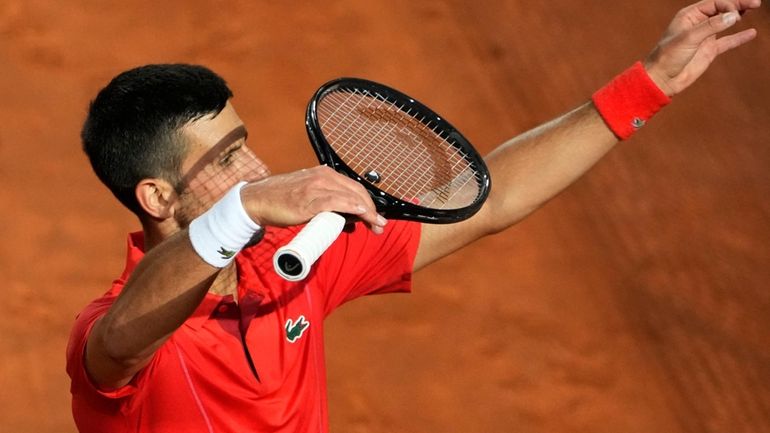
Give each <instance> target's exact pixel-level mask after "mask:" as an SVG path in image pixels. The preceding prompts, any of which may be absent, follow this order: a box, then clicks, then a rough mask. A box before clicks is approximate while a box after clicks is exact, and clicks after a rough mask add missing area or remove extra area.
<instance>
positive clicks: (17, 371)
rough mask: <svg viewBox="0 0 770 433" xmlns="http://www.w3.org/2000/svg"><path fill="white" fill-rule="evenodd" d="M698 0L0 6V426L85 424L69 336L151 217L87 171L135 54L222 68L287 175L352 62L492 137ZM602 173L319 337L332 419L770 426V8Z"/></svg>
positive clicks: (663, 427)
mask: <svg viewBox="0 0 770 433" xmlns="http://www.w3.org/2000/svg"><path fill="white" fill-rule="evenodd" d="M685 4H686V3H685V1H684V0H682V1H679V0H677V1H674V0H648V1H644V2H639V1H636V2H632V1H617V0H595V1H590V2H586V1H577V0H562V1H559V2H531V1H527V2H525V1H523V0H494V1H493V0H475V1H470V0H443V1H407V0H391V1H376V0H369V1H365V2H364V1H353V0H330V1H324V2H273V1H246V0H237V1H236V0H232V1H208V2H207V1H202V0H200V1H199V0H196V1H181V0H169V1H163V2H159V1H130V2H126V1H120V2H118V1H50V0H49V1H42V0H27V1H20V0H3V1H2V2H0V118H1V119H2V126H0V183H1V184H2V188H0V203H3V206H2V207H3V211H2V212H1V213H0V276H1V277H2V281H3V298H4V299H3V302H2V303H0V317H1V318H2V319H1V320H0V430H2V431H4V432H41V433H42V432H74V431H75V428H74V424H73V422H72V419H71V414H70V406H69V380H68V378H67V376H66V373H65V371H64V349H65V345H66V342H67V337H68V333H69V328H70V326H71V324H72V322H73V320H74V317H75V315H76V314H77V312H78V311H80V309H81V308H82V307H83V306H84V305H85V304H86V303H87V302H88V301H90V300H91V299H93V298H95V297H97V296H99V295H100V294H101V293H103V292H104V291H106V290H107V288H108V287H109V284H110V282H111V281H112V279H113V278H115V277H116V276H118V275H119V273H120V272H121V270H122V267H123V261H124V249H125V234H126V233H127V232H128V231H133V230H136V229H137V228H138V227H139V226H138V223H137V222H136V221H135V220H134V219H133V217H132V216H131V215H130V214H129V212H128V211H125V210H123V209H122V208H121V207H120V206H119V204H118V202H117V201H116V200H114V199H113V198H112V196H111V195H110V194H109V192H108V191H107V190H106V188H104V187H103V186H102V185H101V184H100V183H99V182H98V181H97V179H96V177H95V176H94V175H93V173H92V172H91V169H90V167H89V165H88V163H87V160H86V158H85V157H84V155H83V154H82V152H81V151H80V142H79V131H80V127H81V124H82V121H83V119H84V116H85V112H86V109H87V106H88V103H89V101H90V99H91V98H92V97H93V96H94V95H95V94H96V92H97V91H98V90H99V89H100V88H101V87H102V86H104V85H105V84H106V83H107V82H108V81H109V80H110V79H111V78H112V77H113V76H114V75H116V74H117V73H119V72H121V71H123V70H125V69H128V68H131V67H134V66H138V65H141V64H146V63H161V62H162V63H168V62H188V63H201V64H205V65H207V66H209V67H211V68H212V69H214V70H215V71H217V72H218V73H220V74H221V75H222V76H224V77H225V79H226V80H227V81H228V83H229V84H230V86H231V87H232V89H233V90H234V91H235V94H236V96H235V98H234V100H233V103H234V104H235V106H236V107H237V109H238V112H239V114H240V116H241V117H242V118H243V119H244V121H245V122H246V124H247V126H248V128H249V131H250V138H249V141H250V144H251V146H252V148H253V149H254V150H255V151H256V152H257V154H258V155H260V156H261V157H262V158H263V159H264V160H265V161H266V162H267V163H268V164H269V165H270V166H271V167H272V169H273V171H274V172H285V171H290V170H294V169H299V168H302V167H307V166H310V165H314V164H316V161H315V158H314V156H313V153H312V151H311V149H310V146H309V145H308V141H307V138H306V136H305V131H304V125H303V121H304V117H303V116H304V110H305V104H306V103H307V101H308V99H309V97H310V96H311V94H312V93H313V91H314V90H315V89H316V88H317V87H318V86H319V85H320V84H322V83H323V82H325V81H327V80H329V79H331V78H335V77H338V76H359V77H364V78H368V79H372V80H376V81H381V82H384V83H386V84H389V85H391V86H393V87H396V88H398V89H400V90H402V91H404V92H406V93H408V94H410V95H412V96H414V97H416V98H417V99H420V100H421V101H422V102H424V103H425V104H427V105H429V106H431V107H432V108H434V109H435V110H436V111H438V112H439V113H441V114H443V115H444V116H445V117H446V118H448V119H449V120H450V121H451V122H452V123H454V124H455V126H457V127H458V128H459V129H460V130H461V131H463V132H464V134H465V135H466V136H467V137H468V138H469V139H470V140H471V141H472V142H474V143H475V145H476V146H477V147H478V148H479V149H480V150H481V151H482V152H483V153H487V152H489V151H491V150H492V149H493V148H494V147H495V146H496V145H498V144H500V143H502V142H503V141H505V140H506V139H508V138H510V137H513V136H515V135H517V134H520V133H522V132H524V131H526V130H528V129H530V128H533V127H535V126H537V125H539V124H541V123H543V122H545V121H547V120H549V119H551V118H553V117H555V116H557V115H559V114H561V113H563V112H565V111H567V110H569V109H572V108H574V107H575V106H577V105H579V104H581V103H582V102H584V101H585V100H586V99H587V98H588V97H589V96H590V94H591V93H592V92H593V91H594V90H595V89H597V88H599V87H600V86H602V85H603V84H605V83H606V82H607V81H608V80H609V79H611V78H612V77H613V76H614V75H615V74H617V73H619V72H620V71H622V70H623V69H625V68H626V67H628V66H629V65H630V64H631V63H632V62H634V61H636V60H638V59H641V58H643V57H644V56H645V55H646V54H647V53H648V52H649V51H650V50H651V49H652V47H653V46H654V44H655V42H656V41H657V39H658V37H659V36H660V34H661V33H662V31H663V29H664V28H665V27H666V25H667V24H668V22H669V21H670V19H671V18H672V17H673V15H674V13H675V12H676V11H677V10H678V9H679V8H681V7H683V6H685ZM749 26H753V27H756V28H757V29H758V30H759V37H758V38H757V40H755V41H754V42H752V43H751V44H749V45H748V46H744V47H741V48H740V49H738V50H736V51H734V52H730V53H728V54H726V55H725V56H724V57H723V58H720V59H719V60H718V62H717V63H716V64H715V65H713V67H712V68H711V69H710V70H709V71H708V72H707V74H706V75H705V76H704V77H703V78H702V79H701V80H700V81H699V82H697V83H696V84H695V85H694V86H692V88H690V89H689V90H687V91H686V92H685V93H684V94H682V95H679V96H677V97H676V98H675V100H674V102H673V104H671V105H670V106H669V107H667V108H666V109H665V110H664V111H663V112H662V113H661V114H659V115H658V117H656V118H655V119H654V121H651V122H650V123H649V124H648V126H646V127H645V128H644V130H643V131H641V132H640V133H639V134H637V136H635V137H634V138H633V139H632V140H630V141H628V142H625V143H622V144H620V145H619V146H618V147H617V148H616V149H615V150H614V151H613V152H612V153H611V154H610V155H609V156H608V157H607V158H605V159H604V160H603V161H602V162H601V163H600V164H599V165H598V166H597V167H595V168H594V169H593V170H592V171H591V172H590V173H589V174H588V175H587V176H585V177H584V178H583V179H581V180H580V181H579V182H577V183H576V184H574V185H573V186H572V187H570V188H569V189H568V190H567V191H565V192H564V193H563V194H561V195H560V196H558V197H557V198H556V199H554V200H552V201H551V202H550V203H549V204H548V205H547V206H545V207H544V208H543V209H541V210H540V211H538V212H537V213H535V214H534V215H533V216H531V217H530V218H529V219H527V220H526V221H524V222H523V223H521V224H519V225H517V226H515V227H514V228H512V229H510V230H508V231H506V232H504V233H502V234H499V235H496V236H493V237H489V238H486V239H483V240H481V241H479V242H477V243H475V244H474V245H472V246H471V247H469V248H466V249H465V250H463V251H462V252H460V253H457V254H455V255H453V256H451V257H448V258H446V259H444V260H442V261H441V262H438V263H436V264H434V265H432V266H431V267H429V268H428V269H426V270H424V271H422V272H421V273H419V274H417V276H416V281H415V284H414V293H413V294H411V295H393V296H381V297H371V298H367V299H363V300H359V301H357V302H355V303H352V304H350V305H348V306H346V307H345V308H342V309H341V310H340V311H339V312H338V313H336V315H334V316H332V318H331V319H330V322H329V323H328V325H327V326H328V328H327V332H326V333H327V344H328V347H327V357H328V365H329V372H328V375H329V383H330V389H329V396H330V412H331V428H332V431H336V432H352V433H355V432H378V433H384V432H415V433H417V432H458V433H460V432H462V433H467V432H490V433H491V432H509V431H517V432H522V433H524V432H585V431H592V432H618V431H624V432H651V431H666V432H724V431H730V432H770V290H769V289H770V246H769V245H768V241H769V240H770V204H769V203H768V197H770V172H769V171H768V168H769V167H770V146H768V144H770V143H769V142H770V103H769V102H768V101H770V86H769V85H768V77H770V55H768V53H770V12H769V11H768V6H767V5H763V6H762V7H761V9H760V10H758V11H754V13H751V14H748V15H746V16H745V17H744V19H743V22H742V23H739V25H738V26H737V28H748V27H749Z"/></svg>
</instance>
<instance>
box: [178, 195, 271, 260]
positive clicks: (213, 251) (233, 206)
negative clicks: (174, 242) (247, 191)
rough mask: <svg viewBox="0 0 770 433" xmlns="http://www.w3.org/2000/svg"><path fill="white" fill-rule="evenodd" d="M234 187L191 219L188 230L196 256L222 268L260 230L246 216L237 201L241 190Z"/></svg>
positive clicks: (239, 201) (239, 198)
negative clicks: (207, 208)
mask: <svg viewBox="0 0 770 433" xmlns="http://www.w3.org/2000/svg"><path fill="white" fill-rule="evenodd" d="M244 185H246V182H240V183H238V184H237V185H235V186H234V187H233V188H232V189H230V191H228V192H227V194H225V195H224V197H222V198H221V199H220V200H219V201H218V202H216V203H215V204H214V206H212V207H211V208H210V209H209V210H207V211H206V212H204V213H203V214H202V215H200V216H199V217H197V218H195V219H194V220H192V222H191V223H190V227H189V228H188V230H187V231H188V234H189V236H190V242H191V243H192V246H193V249H194V250H195V252H196V253H198V255H199V256H200V257H201V258H202V259H203V260H204V261H205V262H206V263H208V264H210V265H211V266H214V267H217V268H223V267H225V266H227V265H228V264H229V263H230V262H232V261H233V259H235V256H236V255H237V254H238V252H240V251H241V249H242V248H243V247H244V246H245V245H246V244H247V243H248V242H249V241H250V240H251V238H252V237H253V236H254V234H255V233H256V232H258V231H260V230H262V227H260V226H259V224H257V223H255V222H254V220H252V219H251V217H249V214H247V213H246V209H244V208H243V203H242V202H241V188H243V186H244Z"/></svg>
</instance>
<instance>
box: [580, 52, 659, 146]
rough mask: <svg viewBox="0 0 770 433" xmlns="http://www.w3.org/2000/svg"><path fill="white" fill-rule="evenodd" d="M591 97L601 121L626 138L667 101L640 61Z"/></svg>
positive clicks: (623, 138) (620, 137)
mask: <svg viewBox="0 0 770 433" xmlns="http://www.w3.org/2000/svg"><path fill="white" fill-rule="evenodd" d="M592 99H593V101H594V106H596V109H597V110H598V111H599V114H600V115H601V116H602V119H604V122H605V123H606V124H607V126H608V127H609V128H610V129H611V130H612V132H613V133H614V134H615V135H616V136H617V137H618V138H619V139H621V140H626V139H628V138H630V137H631V136H632V135H633V134H634V132H636V131H637V130H638V129H639V128H641V127H642V126H644V124H645V123H647V121H648V120H649V119H650V118H651V117H652V116H653V115H654V114H655V113H657V112H658V111H659V110H660V109H661V108H663V107H665V106H666V105H668V103H669V102H671V98H669V97H668V95H666V94H665V93H663V91H662V90H660V88H659V87H658V86H657V85H656V84H655V82H654V81H652V79H651V78H650V76H649V75H647V71H646V70H645V69H644V66H642V62H636V63H634V65H633V66H631V67H630V68H628V69H627V70H625V71H624V72H623V73H622V74H620V75H618V76H617V77H615V78H614V79H613V80H612V81H610V82H609V83H608V84H607V85H606V86H604V87H602V88H601V89H599V90H597V91H596V93H594V94H593V97H592Z"/></svg>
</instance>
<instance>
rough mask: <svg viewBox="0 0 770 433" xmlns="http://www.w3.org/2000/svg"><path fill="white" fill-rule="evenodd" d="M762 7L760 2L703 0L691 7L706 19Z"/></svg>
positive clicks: (753, 0)
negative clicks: (706, 17)
mask: <svg viewBox="0 0 770 433" xmlns="http://www.w3.org/2000/svg"><path fill="white" fill-rule="evenodd" d="M761 5H762V1H761V0H705V1H702V2H700V3H696V4H695V5H693V8H694V9H696V10H698V11H699V12H700V13H702V14H703V15H706V16H708V17H711V16H714V15H717V14H720V13H724V12H731V11H746V10H749V9H756V8H758V7H759V6H761Z"/></svg>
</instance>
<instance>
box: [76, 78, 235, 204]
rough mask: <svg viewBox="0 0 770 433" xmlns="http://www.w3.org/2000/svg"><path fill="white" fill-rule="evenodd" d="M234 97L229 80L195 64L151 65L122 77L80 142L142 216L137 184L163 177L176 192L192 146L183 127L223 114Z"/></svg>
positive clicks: (95, 105)
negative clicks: (187, 144)
mask: <svg viewBox="0 0 770 433" xmlns="http://www.w3.org/2000/svg"><path fill="white" fill-rule="evenodd" d="M232 96H233V94H232V92H231V91H230V89H229V88H228V87H227V84H226V83H225V81H224V80H223V79H222V77H220V76H219V75H217V74H215V73H214V72H212V71H211V70H209V69H207V68H205V67H203V66H196V65H185V64H163V65H147V66H141V67H138V68H135V69H131V70H128V71H126V72H123V73H121V74H120V75H118V76H116V77H115V78H113V79H112V81H111V82H110V83H109V84H108V85H107V86H106V87H104V88H103V89H102V90H101V91H100V92H99V94H98V95H97V96H96V99H94V100H93V101H92V102H91V105H90V107H89V110H88V117H87V118H86V121H85V124H84V125H83V130H82V132H81V138H82V140H83V150H84V151H85V153H86V154H87V155H88V158H89V160H90V161H91V167H93V169H94V172H95V173H96V175H97V176H98V177H99V179H100V180H101V181H102V182H103V183H104V184H105V185H106V186H107V187H108V188H109V189H110V191H112V193H113V194H114V195H115V197H117V199H118V200H120V202H121V203H123V204H124V205H125V206H126V207H127V208H129V209H130V210H131V211H133V212H134V213H135V214H137V215H139V216H141V215H142V214H143V212H142V210H141V208H140V206H139V203H138V202H137V200H136V196H135V194H134V189H135V188H136V185H137V184H138V183H139V182H140V181H141V180H142V179H147V178H153V177H156V178H162V179H165V180H168V181H169V182H171V184H172V185H174V186H175V187H176V186H178V184H179V182H180V179H181V173H180V170H181V164H182V161H183V159H184V156H185V154H186V151H187V146H186V143H185V142H184V140H183V139H182V137H181V135H180V134H179V128H180V127H182V126H183V125H185V124H186V123H188V122H190V121H191V120H195V119H199V118H201V117H204V116H206V115H209V114H214V115H216V114H218V113H219V112H220V111H222V109H223V108H224V107H225V105H226V104H227V100H228V99H229V98H231V97H232Z"/></svg>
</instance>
